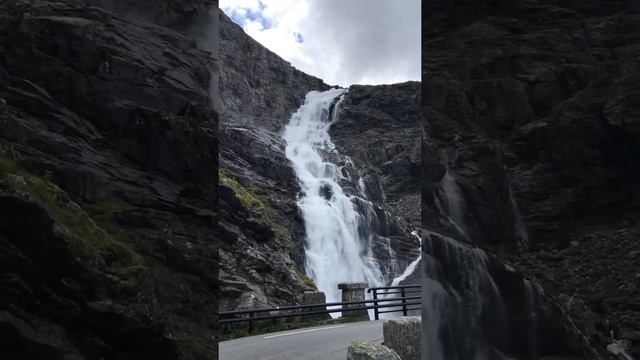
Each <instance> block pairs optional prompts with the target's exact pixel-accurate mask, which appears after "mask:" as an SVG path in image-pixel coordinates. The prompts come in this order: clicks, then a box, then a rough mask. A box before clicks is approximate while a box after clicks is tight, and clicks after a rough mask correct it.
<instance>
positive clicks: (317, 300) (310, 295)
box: [302, 291, 331, 320]
mask: <svg viewBox="0 0 640 360" xmlns="http://www.w3.org/2000/svg"><path fill="white" fill-rule="evenodd" d="M326 302H327V296H326V295H325V294H324V293H323V292H322V291H305V292H304V293H303V294H302V304H303V305H310V304H324V303H326ZM325 310H327V307H326V306H318V307H311V308H309V309H308V310H307V311H325ZM310 318H311V319H318V320H326V319H330V318H331V316H329V314H322V315H313V316H310Z"/></svg>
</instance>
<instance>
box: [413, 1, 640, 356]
mask: <svg viewBox="0 0 640 360" xmlns="http://www.w3.org/2000/svg"><path fill="white" fill-rule="evenodd" d="M445 13H446V16H444V14H445ZM423 16H424V24H425V25H424V26H425V27H424V28H423V34H424V35H423V52H424V54H425V55H424V56H423V80H424V82H423V114H424V118H425V122H424V123H423V132H424V138H423V166H424V168H425V178H424V179H425V181H424V183H423V195H424V198H423V203H422V206H423V209H422V211H423V224H424V227H425V228H428V229H433V230H437V231H438V232H439V233H441V234H445V235H447V236H450V237H453V238H455V239H458V240H459V241H462V242H473V243H474V244H475V245H476V246H479V247H482V248H485V249H486V250H487V251H489V253H490V254H496V255H498V256H499V257H501V258H502V261H501V262H502V263H507V264H511V265H513V266H514V267H515V268H516V269H517V270H518V271H519V272H520V274H524V276H526V277H527V278H529V279H530V280H532V281H537V282H539V283H540V284H541V285H542V289H543V290H544V293H545V297H547V299H546V300H544V301H542V302H543V303H546V304H548V305H544V306H547V307H548V310H549V309H551V308H552V307H557V308H560V309H561V312H562V313H563V314H564V315H562V316H561V317H560V318H559V319H557V320H556V321H557V324H561V323H562V322H563V321H564V322H565V325H561V326H564V327H565V328H567V329H568V328H572V327H574V326H575V330H578V333H579V334H581V335H579V336H578V340H575V337H573V336H571V335H569V334H568V333H566V332H565V335H563V337H562V339H563V341H564V343H562V342H557V341H554V340H553V339H551V337H550V336H549V334H556V335H557V334H558V333H557V332H556V331H548V332H547V333H546V335H545V333H544V332H538V333H537V335H535V336H532V335H526V334H524V333H523V334H522V335H518V332H516V331H512V332H511V334H512V335H513V336H514V337H513V338H512V340H511V343H512V344H517V343H520V342H521V341H522V340H518V338H520V339H524V338H525V337H526V336H528V337H529V339H530V340H527V341H529V343H530V341H533V340H531V339H535V341H536V342H537V343H535V344H532V343H530V345H528V349H529V350H528V352H529V355H526V354H524V353H523V354H522V356H531V354H530V353H531V352H535V353H537V354H538V355H539V356H550V355H560V354H565V355H568V354H574V355H575V356H582V357H583V358H589V359H591V358H597V355H596V353H601V354H602V353H603V352H606V351H604V349H605V346H606V344H607V343H609V342H611V339H610V338H609V331H613V336H614V337H616V338H625V339H626V340H629V341H632V342H633V344H632V346H631V348H632V349H635V350H629V352H630V353H631V352H633V351H635V352H634V354H635V356H636V357H637V356H638V346H639V345H640V344H638V340H639V339H638V338H637V336H636V335H635V334H636V332H637V331H638V328H637V324H638V323H639V322H638V319H637V314H638V312H637V311H633V310H630V309H632V308H633V305H632V304H634V303H636V302H637V301H638V299H640V293H639V292H638V291H639V289H638V287H637V286H636V285H634V282H633V281H630V280H629V279H630V277H633V276H635V275H634V274H635V273H636V272H637V270H636V267H637V266H638V261H639V260H638V259H639V258H638V257H637V256H635V255H630V254H634V250H635V248H636V247H637V242H636V241H632V240H631V239H633V238H634V237H635V236H636V234H637V229H636V227H637V225H636V224H637V223H638V221H639V218H638V210H640V208H639V206H638V205H639V201H640V194H639V193H638V188H637V186H636V185H635V184H637V182H638V179H639V178H638V176H639V174H640V171H639V168H638V163H637V161H634V160H632V159H635V158H637V156H638V155H640V152H639V150H640V149H639V148H638V144H639V143H640V141H639V140H640V138H638V135H639V133H638V120H639V119H640V117H639V116H638V115H639V113H638V107H637V104H638V101H637V98H638V93H639V90H640V89H639V87H638V81H637V80H638V76H639V74H640V68H638V65H637V64H638V56H639V54H640V53H639V52H638V51H639V48H638V46H637V44H638V40H639V37H640V13H639V8H638V3H637V2H635V1H612V2H602V1H582V2H580V3H576V2H572V1H561V0H560V1H553V2H541V1H521V2H503V1H476V2H456V3H449V2H438V1H436V2H432V5H431V7H427V8H426V9H425V13H424V15H423ZM456 189H457V190H456ZM452 194H454V195H455V196H454V197H455V198H457V199H459V200H460V204H461V206H463V209H464V211H458V212H456V209H455V208H454V207H453V206H451V205H452V204H451V203H447V201H448V199H449V200H450V199H451V195H452ZM451 220H453V221H451ZM456 223H457V224H458V225H461V226H455V224H456ZM594 249H597V251H598V254H594V253H593V251H594ZM589 259H590V260H589ZM587 263H589V264H592V266H588V265H586V264H587ZM595 264H600V265H601V266H596V265H595ZM500 267H501V266H500V265H496V266H495V267H493V269H494V270H492V273H493V275H494V277H495V278H497V279H498V280H496V282H497V285H498V287H500V290H501V291H502V293H503V296H504V297H505V299H507V302H508V303H507V304H506V306H507V308H511V309H515V308H516V305H515V304H516V303H517V302H518V301H521V304H524V303H526V302H525V301H524V299H525V298H524V296H525V295H524V293H523V292H520V294H521V295H517V294H516V292H514V291H515V288H516V286H515V284H519V283H522V281H520V280H517V281H516V280H514V282H509V281H507V282H505V281H506V279H507V277H506V276H504V274H506V273H504V271H502V270H500V271H499V270H497V269H498V268H500ZM500 273H502V274H503V275H500ZM514 274H515V273H514ZM514 276H516V275H514ZM518 276H520V275H518ZM516 277H517V276H516ZM500 279H501V280H500ZM509 284H511V285H509ZM518 287H521V285H518ZM506 294H510V296H507V295H506ZM518 298H520V299H523V300H517V299H518ZM509 303H511V304H509ZM552 312H553V311H551V310H549V311H548V312H547V314H548V316H549V318H550V319H553V316H554V315H551V313H552ZM557 314H560V312H557V311H556V315H557ZM510 316H511V317H515V315H514V314H511V315H510ZM545 316H547V315H545ZM561 319H565V320H561ZM510 321H512V320H510ZM544 324H546V325H544ZM539 325H540V327H538V331H540V328H541V327H544V326H551V324H550V323H549V322H545V320H543V321H542V322H541V323H540V324H539ZM509 326H510V328H511V329H517V328H522V324H520V325H517V324H515V323H511V325H509ZM556 337H558V336H556ZM556 340H557V339H556ZM492 341H493V344H496V340H490V342H492ZM578 343H580V344H581V345H580V346H577V345H576V344H578ZM579 347H582V348H583V349H585V348H589V349H588V350H578V348H579ZM524 348H525V347H524V346H523V347H521V349H524ZM501 349H502V350H504V351H506V352H507V353H511V354H513V355H517V354H518V350H516V349H515V348H511V349H510V348H508V347H501ZM520 351H521V350H520ZM585 351H586V352H585ZM525 353H526V352H525ZM603 356H604V355H603Z"/></svg>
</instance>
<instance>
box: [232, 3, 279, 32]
mask: <svg viewBox="0 0 640 360" xmlns="http://www.w3.org/2000/svg"><path fill="white" fill-rule="evenodd" d="M259 4H260V10H258V11H252V10H250V9H246V8H245V9H243V10H245V11H246V14H245V15H244V16H240V14H239V13H238V12H236V11H233V12H232V14H231V16H230V18H231V20H233V22H234V23H236V24H238V25H240V26H242V27H244V26H245V25H246V24H247V23H248V22H249V21H257V22H259V23H260V25H262V28H263V29H264V30H266V29H269V28H272V27H273V22H272V21H271V20H269V19H267V18H266V17H264V15H263V12H264V9H265V6H264V4H263V3H262V2H260V3H259Z"/></svg>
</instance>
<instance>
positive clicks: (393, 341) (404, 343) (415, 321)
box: [382, 316, 421, 360]
mask: <svg viewBox="0 0 640 360" xmlns="http://www.w3.org/2000/svg"><path fill="white" fill-rule="evenodd" d="M382 333H383V334H384V344H385V345H386V346H388V347H389V348H391V349H393V350H394V351H395V352H396V353H398V355H400V358H401V359H402V360H420V346H421V345H420V333H421V318H420V317H419V316H404V317H399V318H395V319H387V320H384V323H383V324H382Z"/></svg>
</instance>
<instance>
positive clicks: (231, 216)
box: [220, 12, 420, 309]
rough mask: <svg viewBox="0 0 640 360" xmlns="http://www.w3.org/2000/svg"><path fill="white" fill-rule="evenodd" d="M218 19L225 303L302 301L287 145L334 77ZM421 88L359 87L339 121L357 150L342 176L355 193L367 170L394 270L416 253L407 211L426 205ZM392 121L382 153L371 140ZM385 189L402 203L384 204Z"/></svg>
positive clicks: (344, 148) (342, 136) (299, 237)
mask: <svg viewBox="0 0 640 360" xmlns="http://www.w3.org/2000/svg"><path fill="white" fill-rule="evenodd" d="M220 22H221V32H220V36H221V39H220V40H221V44H220V55H221V78H220V93H221V94H222V95H221V99H222V117H221V119H222V121H221V125H220V137H221V140H220V141H221V143H220V164H221V170H220V171H221V173H220V176H221V182H220V184H221V187H220V210H221V217H220V224H221V232H222V233H221V235H222V238H223V240H224V245H223V247H222V249H221V252H220V254H221V255H220V261H221V284H222V287H221V294H222V303H221V308H222V309H231V308H242V307H257V306H264V305H267V304H271V305H273V304H287V303H289V304H290V303H295V302H299V301H300V300H301V295H302V293H303V292H304V291H305V290H311V289H312V288H313V286H314V284H313V283H312V282H311V281H310V279H308V277H307V276H306V275H305V274H304V271H305V267H304V264H305V263H304V260H305V259H304V241H305V227H304V222H303V219H302V217H301V214H300V212H299V209H298V207H297V204H296V200H297V198H298V196H299V192H300V187H299V185H298V182H297V179H296V175H295V173H294V171H293V169H292V167H291V164H290V162H289V160H287V158H286V156H285V153H284V150H285V145H286V144H285V143H284V141H283V140H282V130H283V128H284V126H285V125H286V124H287V123H288V122H289V120H290V118H291V115H292V114H293V113H294V112H296V110H297V109H298V107H300V105H302V103H303V101H304V98H305V95H306V94H307V93H308V92H309V91H312V90H315V91H324V90H327V89H329V88H330V86H329V85H327V84H324V83H323V82H322V81H321V80H320V79H318V78H315V77H312V76H309V75H307V74H304V73H302V72H300V71H298V70H296V69H295V68H293V67H292V66H291V65H290V64H289V63H288V62H286V61H284V60H282V59H281V58H279V57H278V56H277V55H275V54H274V53H272V52H270V51H268V50H267V49H266V48H264V47H263V46H262V45H260V44H258V43H257V42H256V41H254V40H253V39H251V38H250V37H248V36H247V35H246V34H245V33H244V32H243V31H242V29H241V28H240V27H239V26H238V25H236V24H234V23H233V22H232V21H231V20H230V19H229V18H228V17H227V16H226V15H224V14H223V13H222V12H221V13H220ZM419 90H420V89H419V85H418V84H417V83H413V84H399V85H392V86H388V87H375V86H372V87H366V86H363V87H358V86H354V87H352V88H351V89H349V92H348V93H347V95H346V98H345V101H344V110H343V111H342V112H341V113H340V115H339V118H338V119H337V120H336V122H335V124H334V126H333V127H332V129H331V133H332V134H331V135H332V136H335V139H336V146H337V147H338V150H339V152H340V153H341V154H343V155H347V156H352V155H353V160H354V163H355V167H354V164H346V163H343V162H341V163H339V164H338V165H339V166H341V167H343V169H344V170H343V171H344V172H345V173H349V172H350V173H351V174H352V175H353V176H352V180H353V181H346V183H345V184H344V186H346V187H347V188H349V189H351V190H352V192H351V194H356V193H357V189H356V186H357V185H356V182H357V180H358V176H359V175H358V174H359V172H362V171H366V173H367V175H366V179H365V180H364V181H365V183H366V186H367V187H369V188H370V189H371V190H370V191H369V192H368V194H370V196H371V199H373V200H374V201H375V203H376V206H377V209H378V210H377V211H376V213H377V216H378V217H379V218H380V219H381V224H380V226H379V227H377V229H376V231H377V233H378V234H380V235H381V236H384V237H385V238H386V237H389V238H390V239H392V241H391V244H392V247H393V248H395V250H397V251H396V252H397V255H398V256H397V257H398V258H399V261H398V262H397V264H394V265H393V271H394V272H397V271H398V269H400V270H399V271H400V272H401V271H402V270H403V266H406V264H407V263H408V262H409V261H410V260H413V258H415V257H416V256H417V247H418V246H417V244H416V240H415V238H413V237H411V236H409V232H408V226H407V225H406V223H407V220H405V218H411V220H409V221H414V223H415V222H417V218H418V211H419V210H418V209H419V206H418V205H417V199H418V196H417V194H418V191H419V186H418V184H419V171H416V170H417V169H418V166H417V163H418V161H417V160H416V155H417V154H418V151H417V150H416V149H415V148H412V146H413V147H417V146H418V142H417V136H418V134H419V132H418V130H417V124H418V92H419ZM379 100H384V102H383V103H379V104H377V102H378V101H379ZM396 103H397V104H396ZM383 104H386V105H393V106H386V105H385V106H383ZM382 108H384V109H382ZM362 128H367V129H369V131H368V132H362V131H361V130H362ZM387 128H396V130H395V131H396V132H397V136H395V137H394V138H389V139H385V141H384V142H385V144H386V145H385V148H388V150H387V153H384V154H379V153H378V152H379V148H376V147H374V146H371V145H370V144H368V143H370V142H371V141H372V139H375V137H377V138H378V139H382V138H383V136H382V133H383V131H385V129H387ZM372 135H375V137H373V138H372ZM404 137H407V138H411V139H412V140H407V138H404ZM354 144H355V146H354ZM374 152H376V153H375V154H374ZM394 157H397V158H402V159H404V160H403V163H402V164H398V165H396V166H399V169H401V170H398V169H396V170H398V171H397V172H395V174H394V173H392V172H391V171H390V168H388V165H389V164H388V163H389V162H390V161H391V160H392V159H393V158H394ZM340 161H342V160H340ZM384 166H387V168H385V169H384V170H382V169H383V167H384ZM396 175H397V176H396ZM394 176H396V177H394ZM381 188H384V189H385V191H386V192H387V193H388V195H389V199H390V200H389V204H391V205H394V206H395V207H397V210H394V209H393V208H392V207H391V206H386V205H384V204H385V202H386V201H387V200H386V199H385V200H383V197H382V196H380V195H379V194H380V189H381ZM405 195H406V196H405ZM402 199H405V201H404V202H402V201H401V200H402ZM405 202H406V203H407V204H405ZM399 209H402V210H399ZM385 210H386V211H387V212H386V213H385ZM378 249H379V251H378V254H379V255H380V256H382V254H388V249H386V248H385V245H382V244H380V246H378ZM386 256H387V257H388V255H386ZM386 260H389V262H390V260H391V259H388V258H387V259H386ZM392 274H393V273H389V276H393V275H392Z"/></svg>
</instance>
